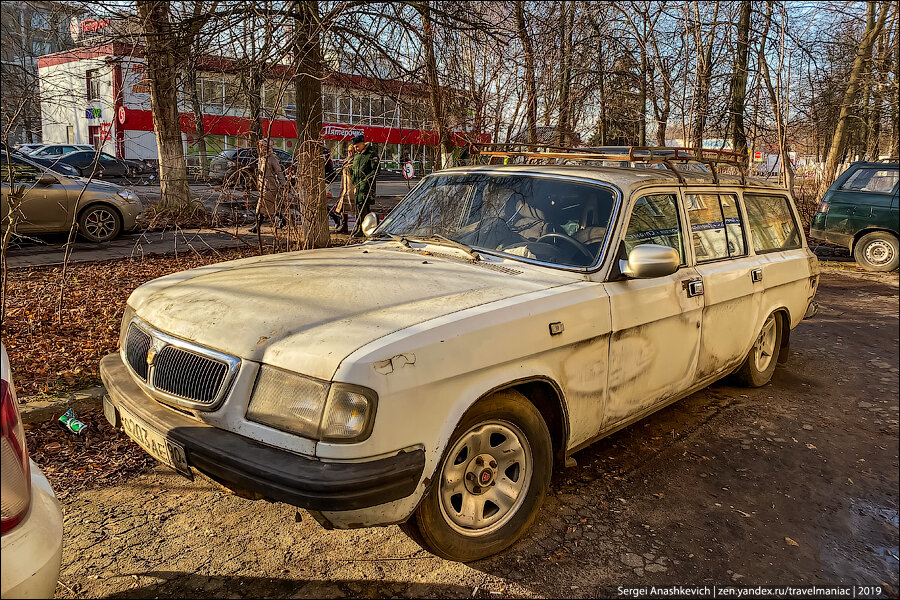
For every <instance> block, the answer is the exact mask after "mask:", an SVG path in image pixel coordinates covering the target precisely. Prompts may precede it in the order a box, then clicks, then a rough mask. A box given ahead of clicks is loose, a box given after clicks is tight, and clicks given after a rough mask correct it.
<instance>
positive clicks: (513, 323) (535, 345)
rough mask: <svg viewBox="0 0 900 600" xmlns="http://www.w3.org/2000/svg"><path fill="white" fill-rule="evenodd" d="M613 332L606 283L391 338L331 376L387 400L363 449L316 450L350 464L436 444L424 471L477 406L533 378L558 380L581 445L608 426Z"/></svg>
mask: <svg viewBox="0 0 900 600" xmlns="http://www.w3.org/2000/svg"><path fill="white" fill-rule="evenodd" d="M550 323H562V324H563V326H564V331H563V332H562V333H560V334H558V335H551V334H550V329H549V325H550ZM609 331H610V314H609V298H608V297H607V296H606V293H605V291H604V289H603V286H602V284H597V283H592V282H580V283H574V284H571V285H566V286H563V287H557V288H549V289H546V290H541V291H540V292H534V293H530V294H526V295H523V296H516V297H513V298H510V299H507V300H501V301H498V302H494V303H491V304H489V305H484V306H479V307H475V308H472V309H468V310H466V311H462V312H460V313H453V314H450V315H447V316H445V317H441V318H439V319H435V320H433V321H430V322H426V323H422V324H420V325H416V326H413V327H410V328H408V329H405V330H403V331H402V332H397V333H394V334H391V335H388V336H386V337H384V338H382V339H380V340H377V341H375V342H372V343H371V344H369V345H367V346H366V347H364V348H361V349H360V350H358V351H357V352H355V353H353V354H351V355H350V356H349V357H347V358H346V359H345V360H344V361H343V362H342V363H341V366H340V367H338V370H337V372H336V373H335V377H334V379H335V381H353V382H354V383H356V384H358V385H364V386H367V387H370V388H372V389H374V390H375V391H376V392H378V395H379V398H384V399H385V400H384V401H380V402H379V406H378V412H377V414H376V419H375V427H374V429H373V433H372V436H371V437H370V438H369V439H368V440H366V441H364V442H361V443H359V444H327V443H319V444H318V445H317V449H316V454H317V456H320V457H322V458H354V457H365V456H373V455H377V454H382V453H385V452H390V451H394V450H396V449H397V448H399V447H405V446H409V445H415V444H430V447H426V453H427V461H428V462H427V463H426V474H428V473H429V466H431V467H434V466H435V465H436V463H434V462H433V461H436V460H437V458H439V456H440V454H441V453H442V452H443V447H444V444H446V442H447V440H448V439H449V437H450V435H451V434H452V433H453V430H454V429H455V427H456V423H457V422H458V421H459V419H460V418H461V417H462V415H463V413H465V411H466V410H468V408H469V407H470V406H471V405H472V404H473V403H474V402H475V401H477V400H478V399H479V398H480V397H482V396H483V395H484V394H485V393H488V392H489V391H491V390H493V389H496V388H498V386H504V385H506V384H509V383H510V382H515V381H518V380H523V379H530V378H546V379H549V380H550V381H553V382H555V383H556V384H558V386H559V387H560V389H561V390H562V393H563V395H564V397H565V404H566V407H567V412H568V421H569V442H568V445H569V446H570V447H571V446H574V445H577V444H578V443H580V442H582V441H584V440H587V439H590V438H591V437H593V436H594V435H595V434H596V433H597V432H598V431H599V430H600V427H601V425H602V421H603V414H604V410H605V403H606V373H607V364H606V361H607V357H608V351H609V346H608V345H609ZM398 424H402V425H400V426H399V427H398Z"/></svg>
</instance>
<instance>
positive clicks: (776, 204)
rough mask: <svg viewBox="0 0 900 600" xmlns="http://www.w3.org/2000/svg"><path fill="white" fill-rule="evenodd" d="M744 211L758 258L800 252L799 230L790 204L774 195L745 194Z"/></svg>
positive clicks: (783, 197) (781, 197)
mask: <svg viewBox="0 0 900 600" xmlns="http://www.w3.org/2000/svg"><path fill="white" fill-rule="evenodd" d="M744 208H746V209H747V219H748V220H749V221H750V235H751V236H752V238H753V248H754V250H756V253H757V254H763V253H765V252H777V251H779V250H793V249H796V248H800V247H801V246H802V242H801V239H800V228H799V227H798V226H797V222H796V221H795V220H794V213H793V211H792V210H791V205H790V201H789V200H788V199H787V198H786V197H785V196H777V195H774V194H771V195H770V194H745V195H744Z"/></svg>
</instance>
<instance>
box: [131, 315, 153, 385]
mask: <svg viewBox="0 0 900 600" xmlns="http://www.w3.org/2000/svg"><path fill="white" fill-rule="evenodd" d="M150 341H151V340H150V336H149V335H147V334H146V333H145V332H143V331H141V329H140V328H139V327H138V326H137V325H135V324H134V323H132V324H131V325H129V326H128V331H127V332H125V358H126V359H127V360H128V364H129V365H131V368H132V369H133V370H134V372H135V374H136V375H137V376H138V377H140V378H141V381H147V369H148V366H147V351H148V350H150Z"/></svg>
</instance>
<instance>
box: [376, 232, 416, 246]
mask: <svg viewBox="0 0 900 600" xmlns="http://www.w3.org/2000/svg"><path fill="white" fill-rule="evenodd" d="M384 236H388V237H389V238H391V239H392V240H394V241H395V242H397V243H398V244H400V245H401V246H406V247H407V248H409V240H408V239H406V238H405V237H403V236H402V235H395V234H393V233H387V232H384V233H382V234H381V235H380V236H379V237H384Z"/></svg>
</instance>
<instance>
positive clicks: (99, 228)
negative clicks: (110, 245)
mask: <svg viewBox="0 0 900 600" xmlns="http://www.w3.org/2000/svg"><path fill="white" fill-rule="evenodd" d="M78 232H79V233H81V235H82V236H84V238H85V239H87V240H89V241H91V242H98V243H99V242H108V241H110V240H112V239H115V238H116V237H118V235H119V234H120V233H121V232H122V217H120V216H119V213H118V212H117V211H116V210H115V209H114V208H111V207H109V206H106V205H104V204H95V205H93V206H89V207H87V208H86V209H85V210H84V212H82V213H81V217H79V219H78Z"/></svg>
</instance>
